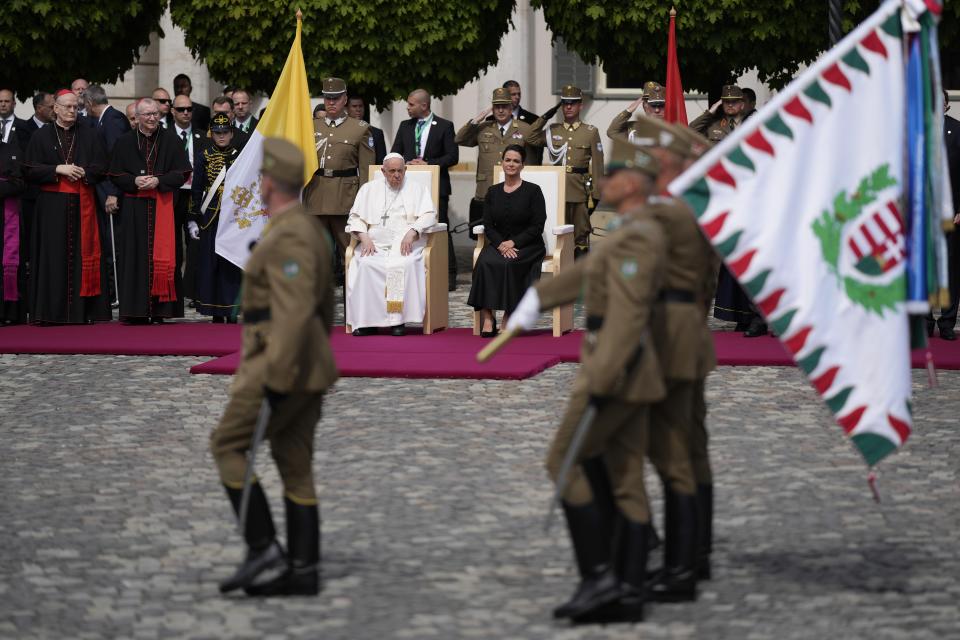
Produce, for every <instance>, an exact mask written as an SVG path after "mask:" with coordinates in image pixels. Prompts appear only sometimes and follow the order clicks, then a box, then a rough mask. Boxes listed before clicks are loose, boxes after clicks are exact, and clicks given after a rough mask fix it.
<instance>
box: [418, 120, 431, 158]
mask: <svg viewBox="0 0 960 640" xmlns="http://www.w3.org/2000/svg"><path fill="white" fill-rule="evenodd" d="M431 120H433V114H432V113H431V114H430V115H429V116H428V117H427V118H425V119H424V120H420V121H419V122H417V126H416V129H415V130H414V132H413V140H414V142H415V143H416V147H417V157H418V158H419V157H420V156H422V155H423V154H422V153H421V152H420V139H421V138H422V137H423V130H424V129H426V128H427V127H428V126H429V125H430V121H431Z"/></svg>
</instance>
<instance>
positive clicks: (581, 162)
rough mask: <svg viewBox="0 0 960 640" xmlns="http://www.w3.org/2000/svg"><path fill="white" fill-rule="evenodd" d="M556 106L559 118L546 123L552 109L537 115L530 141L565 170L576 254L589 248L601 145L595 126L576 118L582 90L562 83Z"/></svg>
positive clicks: (599, 172)
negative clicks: (558, 110)
mask: <svg viewBox="0 0 960 640" xmlns="http://www.w3.org/2000/svg"><path fill="white" fill-rule="evenodd" d="M559 106H560V108H561V109H562V110H563V122H555V123H553V124H550V125H549V126H547V123H548V122H549V121H550V118H552V117H553V113H554V111H555V110H554V109H551V110H550V111H548V112H547V113H545V114H544V115H543V116H541V117H540V118H538V119H537V120H536V122H534V123H533V144H535V145H537V146H545V147H546V149H547V154H546V155H547V158H546V160H547V164H548V165H550V164H552V165H560V166H563V167H565V169H566V171H567V184H566V190H565V191H566V223H567V224H572V225H573V226H574V231H573V236H574V243H575V244H576V248H575V250H574V257H580V256H582V255H584V254H586V252H587V251H589V250H590V232H591V231H593V228H592V227H591V226H590V213H591V212H592V211H593V209H594V208H595V207H596V204H595V203H596V201H597V200H599V199H600V186H599V182H600V181H599V180H598V178H599V177H600V176H601V175H602V173H603V145H602V144H601V143H600V132H599V131H598V130H597V128H596V127H595V126H593V125H592V124H587V123H585V122H582V121H581V120H580V111H581V110H582V108H583V92H582V91H581V90H580V88H579V87H575V86H573V85H569V84H568V85H566V86H564V87H563V89H561V91H560V105H559Z"/></svg>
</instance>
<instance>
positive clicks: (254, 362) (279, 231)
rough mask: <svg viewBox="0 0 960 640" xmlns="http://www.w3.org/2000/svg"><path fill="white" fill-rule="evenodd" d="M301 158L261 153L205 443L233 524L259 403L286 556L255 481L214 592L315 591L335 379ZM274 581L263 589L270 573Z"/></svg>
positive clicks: (268, 150) (319, 242)
mask: <svg viewBox="0 0 960 640" xmlns="http://www.w3.org/2000/svg"><path fill="white" fill-rule="evenodd" d="M303 164H304V160H303V154H302V153H301V151H300V150H299V149H298V148H297V147H295V146H294V145H292V144H291V143H289V142H287V141H285V140H280V139H276V138H267V139H266V140H265V141H264V144H263V168H262V169H261V175H262V183H261V193H262V197H263V202H264V204H265V206H266V212H267V215H268V216H270V222H269V223H268V224H267V226H266V228H265V229H264V232H263V238H262V239H261V240H260V242H259V243H258V244H257V246H256V247H255V248H254V250H253V253H252V254H251V255H250V259H249V260H248V261H247V265H246V268H245V272H244V280H243V293H242V296H241V308H242V310H243V321H244V329H243V360H242V362H241V363H240V368H239V369H238V371H237V374H236V377H235V378H234V381H233V386H232V387H231V389H230V401H229V402H228V403H227V407H226V409H225V410H224V413H223V417H222V418H221V419H220V423H219V424H218V425H217V427H216V429H214V431H213V433H212V434H211V437H210V449H211V451H212V453H213V457H214V460H215V461H216V464H217V470H218V471H219V474H220V480H221V482H223V485H224V486H225V487H226V490H227V495H228V497H229V498H230V502H231V504H232V505H233V507H234V509H235V510H237V512H238V515H239V509H240V501H241V495H242V491H243V479H244V473H245V472H246V468H247V457H246V453H247V451H248V449H249V448H250V447H251V445H252V438H253V432H254V426H255V423H256V420H257V415H258V412H259V410H260V407H261V404H262V402H263V399H264V398H265V397H266V398H267V399H268V401H269V404H270V407H271V409H272V413H271V417H270V422H269V423H268V426H267V430H266V435H265V438H266V439H267V440H269V441H270V451H271V453H272V455H273V458H274V460H275V462H276V464H277V469H278V470H279V472H280V478H281V480H282V481H283V490H284V505H285V507H286V514H287V545H288V550H289V555H286V554H284V551H283V549H282V548H281V546H280V544H279V543H278V542H277V540H276V532H275V530H274V526H273V520H272V518H271V516H270V507H269V505H268V503H267V497H266V495H265V494H264V491H263V489H262V488H261V486H260V484H259V483H258V482H257V481H256V480H254V482H253V486H252V492H251V495H250V503H249V511H248V515H247V522H246V530H245V531H244V539H245V542H246V544H247V549H248V550H247V557H246V559H245V560H244V562H243V563H242V564H241V565H240V567H239V569H238V570H237V572H236V574H235V575H234V576H233V577H231V578H230V579H228V580H226V581H224V582H223V583H221V585H220V590H221V592H227V591H232V590H235V589H239V588H243V589H244V590H245V591H246V592H247V593H248V594H250V595H263V596H269V595H291V594H302V595H311V594H316V593H317V592H318V591H319V573H318V568H319V563H320V529H319V508H318V506H317V494H316V491H315V488H314V481H313V438H314V430H315V428H316V425H317V421H318V420H319V419H320V410H321V406H322V404H323V394H324V392H325V391H326V390H327V389H328V388H329V387H330V386H331V385H332V384H333V383H334V381H335V380H336V379H337V369H336V366H335V365H334V360H333V353H332V351H331V349H330V341H329V333H330V326H331V323H332V321H333V290H332V282H331V269H330V263H331V251H332V243H331V240H330V237H329V236H328V234H326V233H324V232H323V230H322V227H321V224H320V221H319V220H318V219H317V218H316V217H315V216H311V215H308V214H307V213H306V212H305V211H304V208H303V207H302V206H301V205H300V203H299V191H300V185H301V183H302V180H303ZM271 572H272V573H274V574H279V575H273V577H272V578H270V579H267V576H268V575H269V574H270V573H271Z"/></svg>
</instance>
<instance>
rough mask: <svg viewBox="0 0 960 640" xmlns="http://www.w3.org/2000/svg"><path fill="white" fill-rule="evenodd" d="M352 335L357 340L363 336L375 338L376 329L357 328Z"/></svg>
mask: <svg viewBox="0 0 960 640" xmlns="http://www.w3.org/2000/svg"><path fill="white" fill-rule="evenodd" d="M353 335H354V336H355V337H357V338H361V337H363V336H375V335H377V328H376V327H357V328H356V329H354V330H353Z"/></svg>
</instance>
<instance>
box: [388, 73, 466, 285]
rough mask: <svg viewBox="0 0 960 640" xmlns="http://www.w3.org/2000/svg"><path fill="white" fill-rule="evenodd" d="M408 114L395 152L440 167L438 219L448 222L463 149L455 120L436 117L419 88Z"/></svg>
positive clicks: (453, 261) (453, 262)
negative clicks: (453, 173)
mask: <svg viewBox="0 0 960 640" xmlns="http://www.w3.org/2000/svg"><path fill="white" fill-rule="evenodd" d="M407 115H409V116H410V119H409V120H404V121H403V122H401V123H400V127H399V128H397V135H396V138H394V141H393V148H392V149H391V151H392V152H394V153H399V154H400V155H402V156H403V159H404V160H406V162H407V164H435V165H437V166H439V167H440V202H438V203H437V213H438V214H439V216H438V217H439V220H440V222H442V223H445V224H447V225H449V224H450V218H449V216H448V215H447V205H448V204H449V201H450V167H452V166H453V165H455V164H457V163H458V162H459V161H460V148H459V147H458V146H457V143H456V142H454V140H453V138H454V133H453V123H452V122H450V121H449V120H444V119H443V118H440V117H437V116H435V115H434V114H433V113H431V111H430V94H429V93H428V92H427V91H426V90H425V89H416V90H415V91H413V92H411V93H410V95H409V96H407ZM447 231H448V233H447V252H448V254H447V255H448V257H449V263H448V270H449V273H450V291H453V290H454V289H456V288H457V257H456V256H455V255H454V253H453V234H452V233H449V232H450V229H449V228H448V229H447Z"/></svg>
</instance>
